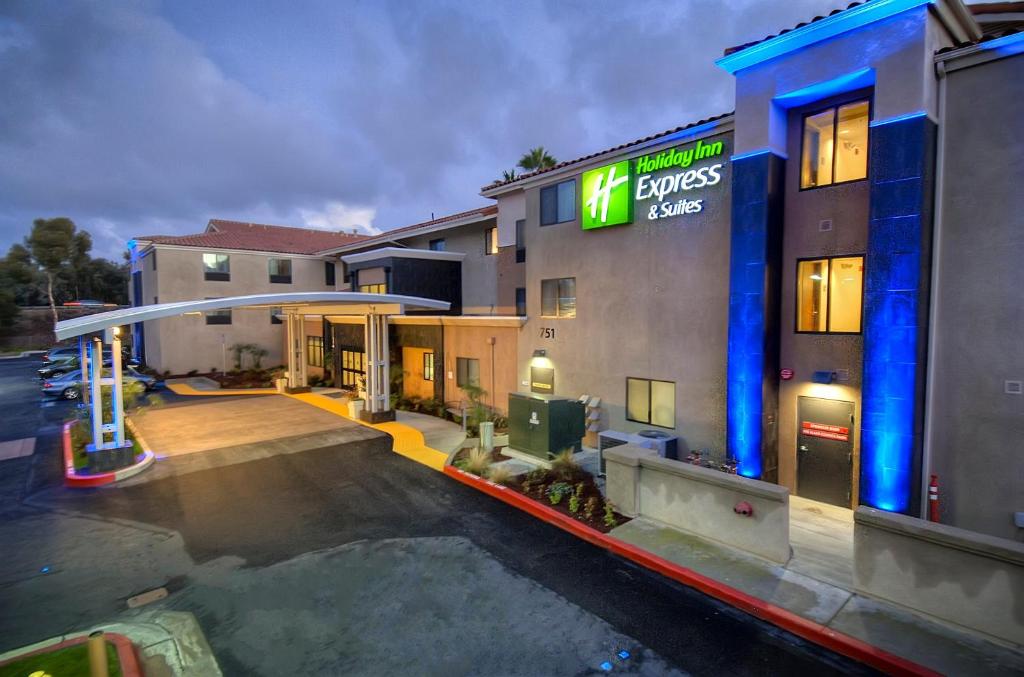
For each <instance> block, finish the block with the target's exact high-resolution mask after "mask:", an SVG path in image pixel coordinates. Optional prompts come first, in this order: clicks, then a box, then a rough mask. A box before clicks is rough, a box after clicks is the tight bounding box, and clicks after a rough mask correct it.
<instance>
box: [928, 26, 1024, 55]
mask: <svg viewBox="0 0 1024 677" xmlns="http://www.w3.org/2000/svg"><path fill="white" fill-rule="evenodd" d="M1018 33H1024V29H1022V28H1009V29H1007V30H1004V31H996V32H994V33H986V34H985V35H982V36H981V37H980V38H978V39H977V40H968V41H967V42H959V43H957V44H955V45H952V46H950V47H943V48H942V49H940V50H939V51H937V52H935V53H936V54H945V53H947V52H953V51H955V50H958V49H963V48H964V47H972V46H974V45H980V44H982V43H983V42H990V41H992V40H998V39H999V38H1006V37H1009V36H1011V35H1017V34H1018Z"/></svg>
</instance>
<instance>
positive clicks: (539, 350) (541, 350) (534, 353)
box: [533, 348, 548, 357]
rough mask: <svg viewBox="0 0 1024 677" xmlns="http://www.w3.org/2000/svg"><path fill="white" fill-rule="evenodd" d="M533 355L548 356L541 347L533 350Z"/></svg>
mask: <svg viewBox="0 0 1024 677" xmlns="http://www.w3.org/2000/svg"><path fill="white" fill-rule="evenodd" d="M533 356H534V357H547V356H548V351H546V350H544V349H543V348H537V349H536V350H534V351H533Z"/></svg>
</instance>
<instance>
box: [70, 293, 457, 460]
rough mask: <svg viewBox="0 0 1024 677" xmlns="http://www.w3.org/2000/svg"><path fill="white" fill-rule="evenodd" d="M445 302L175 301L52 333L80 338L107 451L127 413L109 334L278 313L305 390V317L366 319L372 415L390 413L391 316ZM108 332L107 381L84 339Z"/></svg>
mask: <svg viewBox="0 0 1024 677" xmlns="http://www.w3.org/2000/svg"><path fill="white" fill-rule="evenodd" d="M449 307H450V304H449V303H448V302H447V301H435V300H434V299H425V298H419V297H416V296H401V295H398V294H362V293H357V292H333V291H327V292H293V293H285V294H251V295H247V296H225V297H223V298H219V299H201V300H195V301H175V302H173V303H157V304H153V305H150V306H136V307H133V308H121V309H118V310H112V311H109V312H106V313H96V314H95V315H86V316H84V317H76V318H74V319H70V320H63V321H61V322H58V323H57V325H56V326H55V327H54V331H55V333H56V335H57V339H58V340H65V339H69V338H74V337H76V336H77V337H79V351H80V360H81V364H82V373H83V375H84V376H85V380H87V381H88V382H89V387H88V390H87V392H88V393H89V394H90V397H89V399H90V400H91V401H90V403H89V404H90V407H91V408H92V421H93V444H92V445H90V451H94V450H95V451H105V450H106V449H108V448H116V447H118V446H119V445H123V443H124V440H123V434H124V433H123V430H124V410H123V407H122V403H121V392H120V391H121V350H120V338H119V337H118V336H117V333H116V332H113V331H107V330H112V329H114V328H116V327H121V326H124V325H129V324H136V323H138V322H148V321H152V320H160V319H163V318H166V317H177V316H180V315H189V314H199V313H203V312H206V311H210V310H221V309H228V308H231V309H234V308H280V309H281V310H280V314H281V315H284V316H285V322H284V325H285V334H286V336H287V345H288V386H289V388H294V389H305V388H306V342H305V341H304V340H303V321H304V318H303V315H305V314H307V313H313V314H317V315H362V316H364V317H365V318H366V324H365V338H366V343H365V350H366V397H367V402H366V408H367V411H368V412H369V413H370V414H371V415H379V414H381V413H382V412H384V413H387V412H388V411H389V410H390V408H391V405H390V399H391V398H390V395H391V393H390V379H389V377H388V375H389V372H390V364H389V355H388V353H389V348H388V331H387V327H388V324H387V322H388V320H387V318H388V316H389V315H402V314H404V313H405V312H406V311H407V310H434V311H437V310H442V311H443V310H448V309H449ZM100 332H104V333H105V334H106V335H107V337H108V340H109V341H110V342H111V343H112V344H113V345H112V350H111V352H112V353H113V363H114V364H113V369H112V371H113V376H112V377H110V378H105V377H103V376H102V369H101V368H100V367H99V365H100V363H101V361H102V349H101V347H100V339H99V338H98V337H97V338H94V339H92V340H91V341H88V340H85V338H84V337H85V336H86V335H90V334H91V335H94V336H95V335H96V334H98V333H100ZM104 385H108V386H113V388H112V392H111V394H110V397H111V398H112V403H113V405H114V406H113V412H114V420H113V421H112V422H111V423H104V422H103V420H102V413H101V412H102V409H103V406H102V398H103V391H102V389H101V386H104ZM105 433H113V434H114V441H113V442H109V443H105V442H104V437H103V436H104V434H105Z"/></svg>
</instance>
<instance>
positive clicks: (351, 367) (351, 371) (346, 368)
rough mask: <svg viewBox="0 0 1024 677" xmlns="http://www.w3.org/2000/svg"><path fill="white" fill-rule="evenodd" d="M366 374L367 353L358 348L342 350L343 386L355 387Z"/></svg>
mask: <svg viewBox="0 0 1024 677" xmlns="http://www.w3.org/2000/svg"><path fill="white" fill-rule="evenodd" d="M365 373H366V353H364V352H362V351H361V350H358V349H356V348H342V349H341V385H343V386H350V387H355V386H357V385H359V379H360V378H361V377H362V376H363V375H364V374H365Z"/></svg>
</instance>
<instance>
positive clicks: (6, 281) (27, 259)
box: [0, 244, 32, 327]
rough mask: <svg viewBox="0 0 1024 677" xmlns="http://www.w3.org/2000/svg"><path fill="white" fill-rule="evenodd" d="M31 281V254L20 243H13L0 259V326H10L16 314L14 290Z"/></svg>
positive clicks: (17, 311)
mask: <svg viewBox="0 0 1024 677" xmlns="http://www.w3.org/2000/svg"><path fill="white" fill-rule="evenodd" d="M31 281H32V267H31V256H29V253H28V250H27V249H25V248H24V247H22V246H21V245H20V244H16V245H13V246H12V247H11V249H10V250H9V251H8V252H7V256H5V257H4V258H3V259H0V326H5V327H6V326H10V325H11V323H13V322H14V318H16V317H17V316H18V313H19V312H20V309H19V308H18V304H17V296H16V292H17V289H18V287H19V286H21V285H25V284H28V283H30V282H31Z"/></svg>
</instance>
